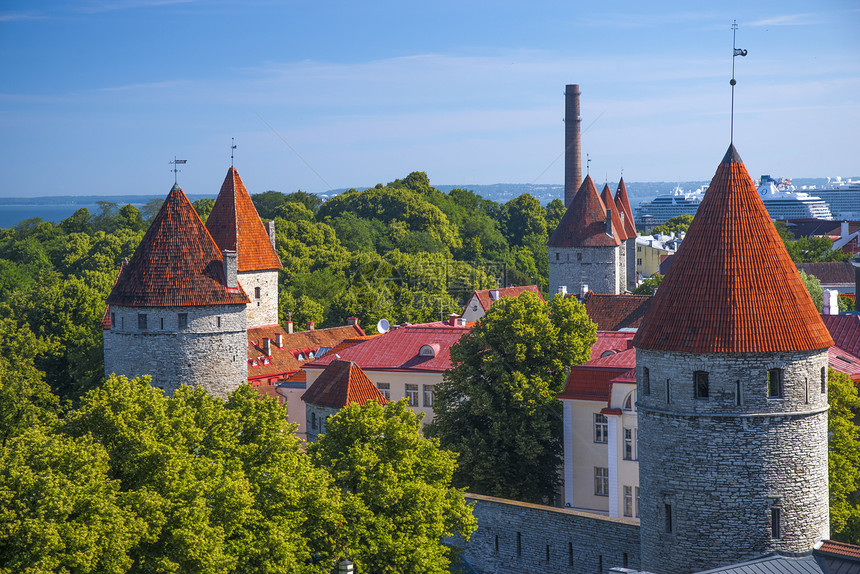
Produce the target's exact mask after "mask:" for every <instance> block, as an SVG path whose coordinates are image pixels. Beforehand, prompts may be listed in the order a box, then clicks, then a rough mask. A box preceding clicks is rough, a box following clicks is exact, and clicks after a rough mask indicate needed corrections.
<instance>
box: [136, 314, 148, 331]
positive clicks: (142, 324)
mask: <svg viewBox="0 0 860 574" xmlns="http://www.w3.org/2000/svg"><path fill="white" fill-rule="evenodd" d="M137 328H138V329H140V330H141V331H145V330H146V313H138V314H137Z"/></svg>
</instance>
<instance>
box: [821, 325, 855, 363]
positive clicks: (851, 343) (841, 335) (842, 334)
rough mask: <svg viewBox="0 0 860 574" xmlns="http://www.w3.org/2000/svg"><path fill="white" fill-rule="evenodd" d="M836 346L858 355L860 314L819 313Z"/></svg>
mask: <svg viewBox="0 0 860 574" xmlns="http://www.w3.org/2000/svg"><path fill="white" fill-rule="evenodd" d="M821 320H822V321H823V322H824V325H825V327H827V331H828V332H829V333H830V336H831V337H833V341H834V342H835V343H836V346H838V347H840V348H842V349H845V350H846V351H848V352H849V353H851V354H852V355H857V356H858V357H860V315H821Z"/></svg>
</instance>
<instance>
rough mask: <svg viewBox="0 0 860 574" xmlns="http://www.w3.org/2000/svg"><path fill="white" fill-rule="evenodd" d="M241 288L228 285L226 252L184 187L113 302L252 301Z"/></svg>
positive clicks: (166, 206)
mask: <svg viewBox="0 0 860 574" xmlns="http://www.w3.org/2000/svg"><path fill="white" fill-rule="evenodd" d="M248 302H249V300H248V297H247V296H246V295H245V293H244V291H242V288H241V286H239V287H237V288H235V289H228V288H227V286H226V283H225V280H224V268H223V263H222V255H221V251H220V250H219V249H218V246H217V245H216V244H215V242H214V241H213V240H212V237H211V236H210V235H209V232H208V231H207V230H206V227H205V226H204V225H203V222H202V221H201V220H200V216H198V215H197V212H196V211H195V210H194V207H192V206H191V203H190V202H189V201H188V198H187V197H186V196H185V193H183V191H182V189H180V187H179V186H178V185H174V186H173V188H172V189H171V190H170V193H169V194H168V195H167V199H165V200H164V203H163V204H162V206H161V209H160V210H159V212H158V215H156V216H155V219H153V220H152V224H151V225H150V226H149V229H148V230H147V231H146V234H145V235H144V236H143V240H142V241H141V242H140V245H138V247H137V250H136V251H135V252H134V255H133V256H132V257H131V260H130V261H129V262H128V264H127V265H124V266H123V267H122V268H121V269H120V273H119V276H118V277H117V280H116V283H115V284H114V286H113V290H112V291H111V293H110V295H109V296H108V298H107V303H108V305H125V306H131V307H168V306H192V305H227V304H242V303H248Z"/></svg>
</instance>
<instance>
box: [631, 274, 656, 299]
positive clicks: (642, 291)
mask: <svg viewBox="0 0 860 574" xmlns="http://www.w3.org/2000/svg"><path fill="white" fill-rule="evenodd" d="M662 281H663V276H662V275H660V274H659V273H655V274H654V275H652V276H651V277H648V278H647V279H643V280H642V283H640V284H639V285H637V286H636V289H634V290H633V294H634V295H653V294H654V293H656V292H657V288H658V287H660V283H661V282H662Z"/></svg>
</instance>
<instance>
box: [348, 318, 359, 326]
mask: <svg viewBox="0 0 860 574" xmlns="http://www.w3.org/2000/svg"><path fill="white" fill-rule="evenodd" d="M346 324H347V325H349V326H350V327H358V317H347V319H346Z"/></svg>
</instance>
